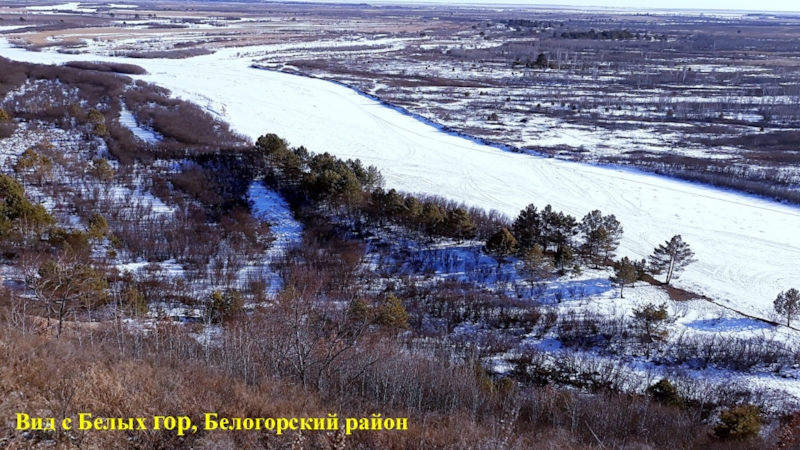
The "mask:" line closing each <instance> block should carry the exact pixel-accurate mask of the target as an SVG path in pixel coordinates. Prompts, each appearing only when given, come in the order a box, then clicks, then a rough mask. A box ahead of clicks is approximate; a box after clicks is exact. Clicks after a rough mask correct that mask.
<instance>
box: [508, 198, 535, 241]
mask: <svg viewBox="0 0 800 450" xmlns="http://www.w3.org/2000/svg"><path fill="white" fill-rule="evenodd" d="M511 230H512V232H513V234H514V237H515V238H516V239H517V242H518V243H519V248H520V250H521V251H526V250H529V249H532V248H533V246H534V245H536V244H541V243H542V241H541V239H542V221H541V217H540V215H539V211H538V210H537V209H536V206H534V205H532V204H531V205H528V206H526V207H525V209H523V210H522V211H520V213H519V216H517V219H516V220H514V225H513V226H512V227H511Z"/></svg>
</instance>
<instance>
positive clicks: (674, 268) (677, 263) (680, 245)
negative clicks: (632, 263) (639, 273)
mask: <svg viewBox="0 0 800 450" xmlns="http://www.w3.org/2000/svg"><path fill="white" fill-rule="evenodd" d="M693 257H694V252H692V250H691V249H690V248H689V244H687V243H686V242H683V239H681V236H680V235H676V236H673V237H672V239H670V240H669V241H667V242H665V243H664V244H661V245H659V246H658V247H656V248H655V250H653V254H652V255H650V261H649V262H650V266H649V268H650V272H652V273H653V274H655V275H660V274H662V273H663V274H666V280H665V281H664V283H665V284H669V283H670V281H672V279H673V278H678V273H680V272H682V271H683V270H684V269H685V268H686V266H688V265H689V264H691V263H693V262H695V261H696V260H695V259H693Z"/></svg>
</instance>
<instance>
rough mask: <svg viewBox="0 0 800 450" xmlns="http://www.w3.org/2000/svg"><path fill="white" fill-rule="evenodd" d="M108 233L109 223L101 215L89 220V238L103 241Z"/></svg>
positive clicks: (94, 215) (97, 214) (95, 215)
mask: <svg viewBox="0 0 800 450" xmlns="http://www.w3.org/2000/svg"><path fill="white" fill-rule="evenodd" d="M106 233H108V222H106V218H105V217H103V215H102V214H100V213H94V214H93V215H92V217H90V218H89V230H88V234H89V237H91V238H93V239H102V238H103V236H105V235H106Z"/></svg>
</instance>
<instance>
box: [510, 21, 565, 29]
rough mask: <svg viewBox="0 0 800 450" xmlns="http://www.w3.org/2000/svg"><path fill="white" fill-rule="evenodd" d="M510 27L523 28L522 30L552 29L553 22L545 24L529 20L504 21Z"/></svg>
mask: <svg viewBox="0 0 800 450" xmlns="http://www.w3.org/2000/svg"><path fill="white" fill-rule="evenodd" d="M506 23H507V24H508V26H510V27H524V28H553V27H554V25H553V22H549V21H548V22H545V21H543V20H529V19H509V20H507V21H506Z"/></svg>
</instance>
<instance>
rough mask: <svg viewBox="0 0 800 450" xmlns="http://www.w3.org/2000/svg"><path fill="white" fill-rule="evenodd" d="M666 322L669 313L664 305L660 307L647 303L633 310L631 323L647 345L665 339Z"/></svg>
mask: <svg viewBox="0 0 800 450" xmlns="http://www.w3.org/2000/svg"><path fill="white" fill-rule="evenodd" d="M668 321H669V313H668V312H667V305H666V304H664V303H662V304H661V305H655V304H653V303H648V304H646V305H644V306H642V307H640V308H634V310H633V322H634V324H636V326H637V328H639V330H640V331H641V333H642V337H643V338H644V340H645V341H646V342H647V343H650V342H654V341H656V340H663V339H666V337H667V331H666V329H664V326H665V325H666V324H667V322H668Z"/></svg>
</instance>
